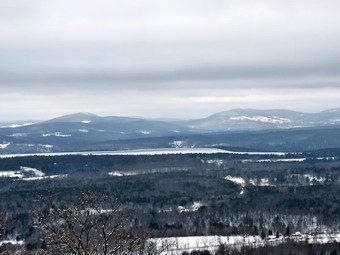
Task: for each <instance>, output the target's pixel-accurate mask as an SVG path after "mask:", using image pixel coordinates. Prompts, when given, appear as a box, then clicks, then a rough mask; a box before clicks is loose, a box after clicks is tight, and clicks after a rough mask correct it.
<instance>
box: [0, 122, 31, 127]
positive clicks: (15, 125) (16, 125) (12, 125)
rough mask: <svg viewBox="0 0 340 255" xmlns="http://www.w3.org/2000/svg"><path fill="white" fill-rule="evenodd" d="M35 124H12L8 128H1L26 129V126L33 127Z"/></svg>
mask: <svg viewBox="0 0 340 255" xmlns="http://www.w3.org/2000/svg"><path fill="white" fill-rule="evenodd" d="M34 124H35V123H24V124H11V125H8V126H2V127H0V128H18V127H24V126H31V125H34Z"/></svg>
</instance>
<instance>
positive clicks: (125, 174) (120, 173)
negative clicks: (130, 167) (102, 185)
mask: <svg viewBox="0 0 340 255" xmlns="http://www.w3.org/2000/svg"><path fill="white" fill-rule="evenodd" d="M108 175H111V176H120V177H121V176H131V175H137V173H136V172H123V171H115V172H109V173H108Z"/></svg>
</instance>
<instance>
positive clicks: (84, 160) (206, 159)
mask: <svg viewBox="0 0 340 255" xmlns="http://www.w3.org/2000/svg"><path fill="white" fill-rule="evenodd" d="M339 156H340V150H338V149H329V150H320V151H312V152H304V153H288V154H256V153H255V154H252V153H249V154H247V153H244V154H225V153H223V154H222V153H221V154H174V155H139V156H132V155H131V156H127V155H125V156H105V155H102V156H95V155H87V156H81V155H72V156H71V155H69V156H67V155H65V156H30V157H15V158H3V159H0V197H1V200H0V212H2V213H3V214H5V215H6V217H5V219H6V220H5V223H4V224H3V225H4V230H3V233H2V235H1V237H0V238H1V239H2V240H17V241H20V240H23V241H25V245H26V247H27V246H28V247H29V248H30V249H31V250H34V249H38V248H41V247H43V246H44V245H45V243H46V242H47V240H46V242H45V241H44V240H43V239H44V238H43V237H42V236H41V227H40V224H38V221H37V213H38V212H39V211H41V210H45V209H46V208H47V205H46V199H47V198H48V197H53V198H54V199H55V200H56V201H58V202H63V203H74V202H76V201H77V199H78V198H79V197H81V196H82V194H84V193H86V192H88V191H91V192H92V193H93V194H106V195H107V196H109V197H112V198H115V199H117V201H119V203H120V204H121V210H123V211H125V212H128V214H129V217H128V219H126V225H128V226H129V227H130V228H131V229H134V230H136V231H143V232H145V233H148V237H160V236H162V237H165V236H168V237H171V236H174V237H175V236H195V235H196V236H197V235H223V236H228V235H262V236H263V238H265V237H266V236H267V235H270V233H280V234H283V235H290V234H293V233H295V232H296V231H299V232H302V233H309V234H313V233H337V232H339V224H340V159H339ZM226 254H227V253H226ZM247 254H248V253H247ZM249 254H257V253H249ZM263 254H265V253H263ZM268 254H271V253H268ZM292 254H293V253H292Z"/></svg>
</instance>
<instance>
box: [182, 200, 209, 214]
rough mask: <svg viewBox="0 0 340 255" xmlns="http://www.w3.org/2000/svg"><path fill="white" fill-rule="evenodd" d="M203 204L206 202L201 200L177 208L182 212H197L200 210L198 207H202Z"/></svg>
mask: <svg viewBox="0 0 340 255" xmlns="http://www.w3.org/2000/svg"><path fill="white" fill-rule="evenodd" d="M202 206H204V204H202V203H201V202H194V203H193V204H192V205H190V206H187V207H184V206H178V207H177V210H178V212H180V213H182V212H196V211H198V209H200V208H201V207H202Z"/></svg>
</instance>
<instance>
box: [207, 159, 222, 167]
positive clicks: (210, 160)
mask: <svg viewBox="0 0 340 255" xmlns="http://www.w3.org/2000/svg"><path fill="white" fill-rule="evenodd" d="M203 162H204V163H207V164H215V165H217V166H222V165H223V164H224V160H222V159H208V160H205V161H203Z"/></svg>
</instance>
